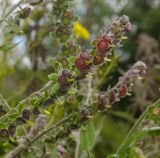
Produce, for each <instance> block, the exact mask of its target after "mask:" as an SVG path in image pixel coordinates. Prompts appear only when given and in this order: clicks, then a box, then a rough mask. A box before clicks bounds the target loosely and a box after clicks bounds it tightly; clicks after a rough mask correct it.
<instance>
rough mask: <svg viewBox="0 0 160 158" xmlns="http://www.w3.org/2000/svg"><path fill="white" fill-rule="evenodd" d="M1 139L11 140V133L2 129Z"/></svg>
mask: <svg viewBox="0 0 160 158" xmlns="http://www.w3.org/2000/svg"><path fill="white" fill-rule="evenodd" d="M0 137H1V138H9V132H8V130H7V129H1V130H0Z"/></svg>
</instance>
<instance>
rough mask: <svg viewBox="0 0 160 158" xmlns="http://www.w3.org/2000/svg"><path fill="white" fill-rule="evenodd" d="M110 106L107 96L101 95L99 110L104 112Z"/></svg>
mask: <svg viewBox="0 0 160 158" xmlns="http://www.w3.org/2000/svg"><path fill="white" fill-rule="evenodd" d="M107 104H108V99H107V97H106V96H105V95H103V94H100V95H99V97H98V110H100V111H103V110H104V109H105V106H106V105H107Z"/></svg>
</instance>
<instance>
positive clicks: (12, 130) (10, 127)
mask: <svg viewBox="0 0 160 158" xmlns="http://www.w3.org/2000/svg"><path fill="white" fill-rule="evenodd" d="M8 132H9V134H10V136H14V135H15V133H16V126H14V125H13V124H10V125H9V126H8Z"/></svg>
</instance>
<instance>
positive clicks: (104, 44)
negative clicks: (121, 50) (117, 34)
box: [97, 35, 111, 56]
mask: <svg viewBox="0 0 160 158" xmlns="http://www.w3.org/2000/svg"><path fill="white" fill-rule="evenodd" d="M110 44H111V38H110V37H109V36H105V35H104V36H102V38H101V39H99V40H98V42H97V48H98V50H99V53H100V54H101V55H102V56H105V55H106V51H108V50H109V48H110V46H109V45H110Z"/></svg>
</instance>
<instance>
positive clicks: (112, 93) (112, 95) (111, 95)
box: [108, 90, 116, 105]
mask: <svg viewBox="0 0 160 158" xmlns="http://www.w3.org/2000/svg"><path fill="white" fill-rule="evenodd" d="M108 99H109V104H110V105H112V104H113V103H114V102H115V101H116V93H115V91H114V90H112V91H110V92H109V94H108Z"/></svg>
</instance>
